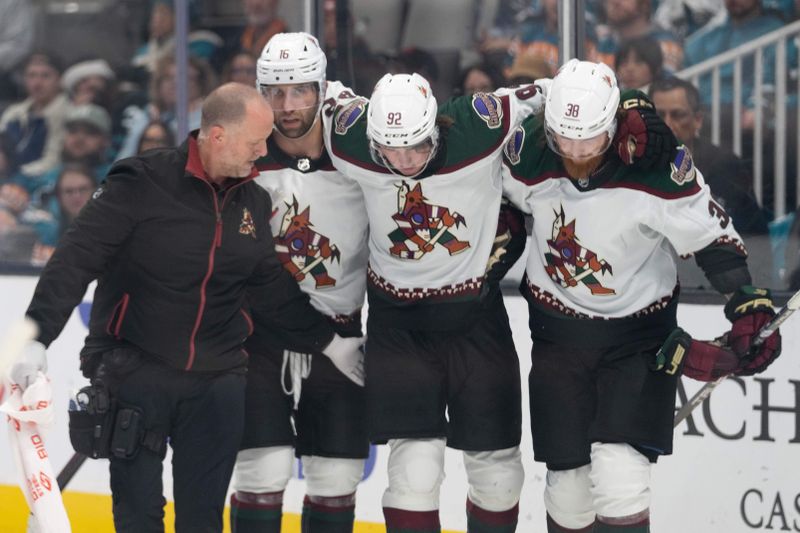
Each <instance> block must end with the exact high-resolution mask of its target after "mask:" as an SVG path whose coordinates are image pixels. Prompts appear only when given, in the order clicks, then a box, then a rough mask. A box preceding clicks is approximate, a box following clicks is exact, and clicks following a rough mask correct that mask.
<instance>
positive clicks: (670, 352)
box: [650, 328, 739, 381]
mask: <svg viewBox="0 0 800 533" xmlns="http://www.w3.org/2000/svg"><path fill="white" fill-rule="evenodd" d="M738 366H739V358H738V357H736V354H734V353H733V351H732V350H731V349H730V348H728V347H727V346H726V345H725V342H724V337H721V338H719V339H716V340H713V341H697V340H694V339H692V338H691V337H690V336H689V334H688V333H686V332H685V331H683V330H682V329H681V328H677V329H676V330H675V331H673V332H672V333H671V334H670V336H669V337H667V340H666V341H664V345H663V346H662V347H661V349H659V350H658V353H657V354H656V358H655V361H654V362H653V363H652V364H651V366H650V368H651V369H652V370H655V371H659V370H662V371H664V373H666V374H669V375H676V374H678V375H679V374H680V373H681V371H682V373H683V375H684V376H687V377H690V378H692V379H696V380H698V381H715V380H716V379H717V378H719V377H721V376H725V375H728V374H730V373H732V372H734V371H735V370H736V369H737V368H738Z"/></svg>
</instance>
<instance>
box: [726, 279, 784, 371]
mask: <svg viewBox="0 0 800 533" xmlns="http://www.w3.org/2000/svg"><path fill="white" fill-rule="evenodd" d="M725 316H726V317H727V319H728V320H730V321H731V323H732V324H733V326H732V327H731V331H730V333H728V343H729V345H730V347H731V349H732V350H733V351H734V353H736V355H737V356H739V358H740V362H739V367H738V368H737V370H736V371H735V374H736V375H739V376H752V375H753V374H759V373H761V372H763V371H764V370H765V369H766V368H767V367H768V366H769V365H770V364H771V363H772V362H773V361H774V360H775V359H777V357H778V356H779V355H780V353H781V334H780V331H775V333H773V334H772V335H770V336H769V337H767V339H766V340H764V342H763V343H762V344H761V345H760V346H755V345H754V342H755V340H756V338H757V337H758V333H759V331H761V328H763V327H764V325H765V324H766V323H767V322H769V321H770V319H772V317H773V316H775V310H774V309H773V307H772V297H771V295H770V291H769V289H757V288H755V287H751V286H750V285H745V286H743V287H740V288H739V290H738V291H736V292H735V293H734V294H733V296H732V297H731V299H730V300H728V303H727V304H725Z"/></svg>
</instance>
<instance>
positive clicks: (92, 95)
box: [61, 59, 115, 113]
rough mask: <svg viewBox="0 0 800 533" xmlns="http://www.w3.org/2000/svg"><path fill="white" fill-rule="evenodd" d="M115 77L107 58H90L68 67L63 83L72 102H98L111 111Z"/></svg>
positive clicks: (79, 103) (62, 77) (77, 103)
mask: <svg viewBox="0 0 800 533" xmlns="http://www.w3.org/2000/svg"><path fill="white" fill-rule="evenodd" d="M114 78H115V76H114V71H113V70H111V66H110V65H109V64H108V62H107V61H106V60H105V59H88V60H86V61H79V62H78V63H75V64H74V65H72V66H70V67H69V68H67V70H65V71H64V75H63V76H61V85H62V86H63V87H64V90H65V91H66V92H67V96H68V97H69V100H70V102H71V103H72V104H75V105H82V104H97V105H99V106H102V107H104V108H105V109H106V110H107V111H108V112H109V113H110V112H111V104H112V102H111V100H112V89H113V84H114Z"/></svg>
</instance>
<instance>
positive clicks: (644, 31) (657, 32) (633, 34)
mask: <svg viewBox="0 0 800 533" xmlns="http://www.w3.org/2000/svg"><path fill="white" fill-rule="evenodd" d="M603 9H604V12H605V21H606V28H605V32H604V33H606V34H605V35H604V36H602V37H601V38H600V41H599V43H598V46H597V47H598V53H599V58H600V61H603V62H604V63H606V64H607V65H610V66H611V67H612V68H613V67H614V66H615V65H614V54H616V52H617V49H618V48H619V45H620V44H621V43H622V42H623V41H626V40H629V39H634V38H637V37H652V38H653V39H655V40H656V41H657V42H658V44H659V45H660V46H661V55H662V56H663V58H664V70H666V71H667V72H669V73H673V72H676V71H678V70H679V69H680V68H681V66H682V65H683V46H682V45H681V43H680V41H679V40H678V38H677V37H675V35H674V34H673V33H672V32H670V31H667V30H664V29H661V28H658V27H656V26H655V25H654V24H653V22H652V19H651V15H652V5H651V1H650V0H603ZM598 33H600V30H598Z"/></svg>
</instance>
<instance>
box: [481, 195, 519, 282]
mask: <svg viewBox="0 0 800 533" xmlns="http://www.w3.org/2000/svg"><path fill="white" fill-rule="evenodd" d="M527 238H528V233H527V231H526V230H525V216H524V215H523V214H522V212H521V211H520V210H518V209H517V208H515V207H513V206H512V205H511V204H510V203H509V202H508V200H506V199H505V198H503V201H502V203H501V204H500V214H499V216H498V220H497V232H496V234H495V238H494V244H493V245H492V254H491V255H490V256H489V262H488V263H487V265H486V278H485V280H484V284H483V290H482V291H481V296H485V295H486V294H488V293H489V291H490V290H491V289H493V288H496V287H497V286H498V285H499V284H500V280H501V279H503V277H504V276H505V275H506V273H508V271H509V270H510V269H511V267H512V266H514V263H516V262H517V259H519V258H520V256H521V255H522V252H524V251H525V240H526V239H527Z"/></svg>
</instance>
